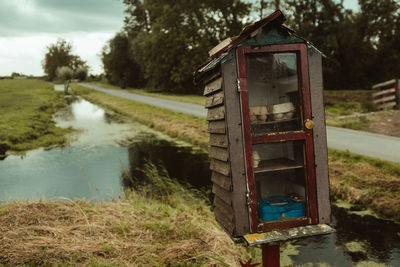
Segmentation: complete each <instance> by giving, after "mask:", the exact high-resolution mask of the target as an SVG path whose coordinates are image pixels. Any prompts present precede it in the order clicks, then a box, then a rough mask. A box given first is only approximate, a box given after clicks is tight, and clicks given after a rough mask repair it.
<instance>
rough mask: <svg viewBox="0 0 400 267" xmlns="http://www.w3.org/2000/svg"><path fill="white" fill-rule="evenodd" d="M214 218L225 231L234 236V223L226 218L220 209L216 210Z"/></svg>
mask: <svg viewBox="0 0 400 267" xmlns="http://www.w3.org/2000/svg"><path fill="white" fill-rule="evenodd" d="M214 216H215V219H216V221H217V222H218V223H219V224H220V225H221V226H222V228H224V229H225V231H227V232H228V233H229V235H232V234H233V231H234V229H235V225H234V223H233V222H232V221H230V220H229V219H228V218H226V217H225V216H224V214H223V213H222V212H221V210H220V209H219V208H216V209H215V210H214Z"/></svg>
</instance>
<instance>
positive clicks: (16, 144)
mask: <svg viewBox="0 0 400 267" xmlns="http://www.w3.org/2000/svg"><path fill="white" fill-rule="evenodd" d="M63 106H64V99H63V95H62V94H61V93H59V92H56V91H54V89H53V85H52V84H51V83H47V82H44V81H40V80H33V79H21V80H11V79H5V80H0V114H1V116H0V154H4V153H5V151H7V150H11V151H16V152H24V151H27V150H30V149H35V148H39V147H45V148H47V147H52V146H54V145H63V144H65V143H66V142H67V137H66V134H68V133H71V132H72V129H63V128H59V127H56V126H55V122H54V121H53V119H52V115H53V114H54V113H55V112H56V111H57V109H59V108H61V107H63Z"/></svg>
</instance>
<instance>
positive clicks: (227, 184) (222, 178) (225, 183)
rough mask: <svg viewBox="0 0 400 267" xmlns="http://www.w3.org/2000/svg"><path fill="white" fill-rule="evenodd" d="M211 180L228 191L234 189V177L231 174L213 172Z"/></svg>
mask: <svg viewBox="0 0 400 267" xmlns="http://www.w3.org/2000/svg"><path fill="white" fill-rule="evenodd" d="M211 181H212V182H213V183H214V184H216V185H218V186H220V187H221V188H223V189H225V190H227V191H232V179H231V177H229V176H226V175H223V174H220V173H218V172H212V174H211Z"/></svg>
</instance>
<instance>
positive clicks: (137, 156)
mask: <svg viewBox="0 0 400 267" xmlns="http://www.w3.org/2000/svg"><path fill="white" fill-rule="evenodd" d="M128 155H129V171H130V174H131V177H135V178H136V179H145V174H143V173H142V172H141V170H143V169H144V167H145V164H146V163H148V162H150V163H153V164H155V165H156V166H162V167H163V168H165V170H166V171H167V172H168V174H169V176H170V177H173V178H176V179H178V180H179V181H181V182H183V183H189V184H191V185H192V186H194V187H196V188H202V187H210V186H211V180H210V177H211V172H210V170H209V167H208V166H209V164H208V155H207V154H205V153H196V152H194V151H193V149H192V148H191V147H185V146H177V145H176V144H172V143H171V142H169V141H167V140H160V139H157V138H152V137H150V136H147V137H146V138H143V139H142V140H141V141H140V142H133V143H132V144H131V145H130V146H129V148H128ZM123 182H124V184H125V185H128V186H129V185H131V181H130V180H129V178H128V179H126V178H125V179H124V180H123Z"/></svg>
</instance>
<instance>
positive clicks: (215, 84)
mask: <svg viewBox="0 0 400 267" xmlns="http://www.w3.org/2000/svg"><path fill="white" fill-rule="evenodd" d="M219 90H222V77H219V78H217V79H215V80H213V81H212V82H210V83H208V84H206V86H205V88H204V93H203V95H205V96H207V95H209V94H211V93H213V92H217V91H219Z"/></svg>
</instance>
